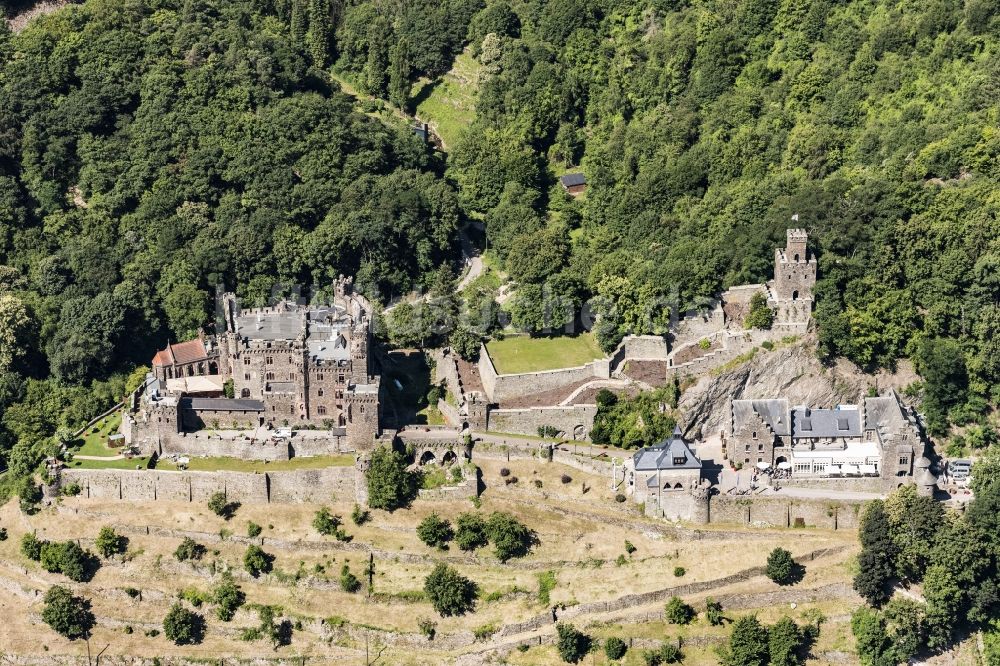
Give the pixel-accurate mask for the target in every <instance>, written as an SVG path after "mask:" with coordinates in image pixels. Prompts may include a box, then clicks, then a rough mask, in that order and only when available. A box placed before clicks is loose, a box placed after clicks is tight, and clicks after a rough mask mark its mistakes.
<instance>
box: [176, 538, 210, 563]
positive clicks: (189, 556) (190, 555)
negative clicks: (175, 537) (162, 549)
mask: <svg viewBox="0 0 1000 666" xmlns="http://www.w3.org/2000/svg"><path fill="white" fill-rule="evenodd" d="M204 555H205V546H203V545H201V544H200V543H198V542H197V541H195V540H194V539H192V538H191V537H184V540H183V541H181V544H180V545H179V546H177V550H175V551H174V557H176V558H177V559H178V561H180V562H186V561H187V560H200V559H201V558H202V557H203V556H204Z"/></svg>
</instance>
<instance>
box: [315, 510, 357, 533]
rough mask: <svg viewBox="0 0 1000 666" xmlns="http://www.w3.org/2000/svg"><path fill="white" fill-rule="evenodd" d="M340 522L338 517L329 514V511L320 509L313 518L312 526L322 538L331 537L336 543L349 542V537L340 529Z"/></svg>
mask: <svg viewBox="0 0 1000 666" xmlns="http://www.w3.org/2000/svg"><path fill="white" fill-rule="evenodd" d="M341 523H342V521H341V519H340V516H338V515H336V514H334V513H331V512H330V509H328V508H326V507H325V506H324V507H320V509H319V511H317V512H316V515H315V516H314V517H313V521H312V526H313V527H314V528H315V529H316V531H317V532H319V533H320V534H322V535H324V536H332V537H334V538H335V539H336V540H337V541H349V540H350V537H349V536H348V535H347V533H346V532H345V531H344V530H342V529H341V528H340V525H341Z"/></svg>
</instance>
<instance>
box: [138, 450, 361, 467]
mask: <svg viewBox="0 0 1000 666" xmlns="http://www.w3.org/2000/svg"><path fill="white" fill-rule="evenodd" d="M190 461H191V462H190V463H188V470H189V471H192V472H219V471H225V472H287V471H291V470H296V469H322V468H324V467H348V466H350V465H353V464H354V456H353V455H352V454H349V453H345V454H339V455H335V456H314V457H312V458H292V459H291V460H273V461H271V462H264V461H263V460H244V459H242V458H195V457H191V458H190ZM156 469H158V470H162V471H166V472H173V471H176V470H177V466H176V465H174V464H173V463H171V462H170V461H168V460H161V461H159V462H157V463H156Z"/></svg>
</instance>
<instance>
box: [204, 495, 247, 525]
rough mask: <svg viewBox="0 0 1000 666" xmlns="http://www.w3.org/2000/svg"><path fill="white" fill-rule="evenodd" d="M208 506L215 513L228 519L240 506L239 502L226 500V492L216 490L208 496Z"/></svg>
mask: <svg viewBox="0 0 1000 666" xmlns="http://www.w3.org/2000/svg"><path fill="white" fill-rule="evenodd" d="M208 508H209V510H210V511H211V512H212V513H214V514H215V515H217V516H220V517H221V518H223V519H225V520H229V519H230V518H232V517H233V514H234V513H236V510H237V509H239V508H240V504H239V502H227V501H226V494H225V493H223V492H217V493H212V496H211V497H209V498H208Z"/></svg>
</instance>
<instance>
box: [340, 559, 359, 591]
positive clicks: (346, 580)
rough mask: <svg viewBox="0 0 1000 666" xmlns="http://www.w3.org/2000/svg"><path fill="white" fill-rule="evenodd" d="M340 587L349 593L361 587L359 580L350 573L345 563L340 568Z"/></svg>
mask: <svg viewBox="0 0 1000 666" xmlns="http://www.w3.org/2000/svg"><path fill="white" fill-rule="evenodd" d="M340 589H342V590H343V591H344V592H350V593H351V594H353V593H355V592H357V591H358V590H360V589H361V581H359V580H358V577H357V576H355V575H354V574H352V573H351V568H350V567H349V566H347V565H346V564H345V565H344V566H342V567H341V568H340Z"/></svg>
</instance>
